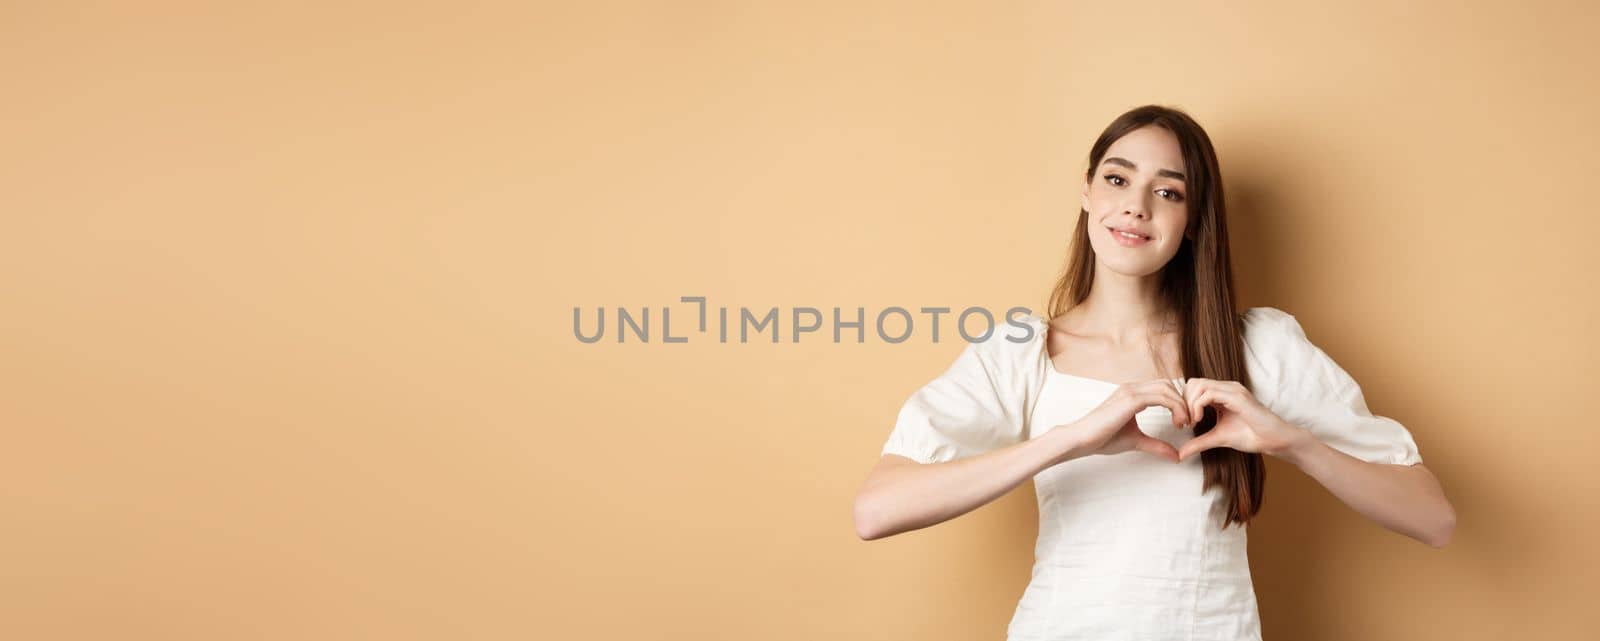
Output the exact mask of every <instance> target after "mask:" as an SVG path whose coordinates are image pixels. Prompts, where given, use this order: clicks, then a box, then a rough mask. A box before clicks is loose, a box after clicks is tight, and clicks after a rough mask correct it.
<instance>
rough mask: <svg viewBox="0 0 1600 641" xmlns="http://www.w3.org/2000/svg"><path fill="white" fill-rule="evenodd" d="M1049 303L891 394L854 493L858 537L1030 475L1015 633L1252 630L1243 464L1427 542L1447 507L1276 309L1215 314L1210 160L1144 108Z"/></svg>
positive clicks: (1200, 144) (1100, 155) (1216, 188)
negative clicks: (1313, 485)
mask: <svg viewBox="0 0 1600 641" xmlns="http://www.w3.org/2000/svg"><path fill="white" fill-rule="evenodd" d="M1070 252H1071V253H1070V256H1069V258H1068V263H1067V267H1066V270H1065V273H1064V275H1063V276H1062V278H1061V280H1060V282H1059V283H1057V285H1056V287H1055V289H1054V291H1053V292H1052V293H1051V296H1050V301H1049V304H1048V312H1049V317H1048V319H1046V318H1041V317H1039V316H1037V315H1027V316H1024V317H1022V318H1020V319H1018V318H1014V317H1008V320H1009V323H1010V324H1011V325H1012V326H1013V327H1015V328H1017V329H1020V330H1023V331H1020V332H1018V331H1002V330H1000V329H996V331H995V332H993V333H992V334H991V336H990V337H989V338H988V339H987V340H984V341H981V342H975V343H969V344H968V345H967V346H966V347H965V348H964V350H963V351H962V352H961V354H960V356H959V357H958V358H957V359H956V361H955V363H954V364H953V365H952V366H951V367H950V368H949V369H948V370H947V371H946V372H944V373H943V374H942V375H940V376H939V377H938V378H936V379H935V380H933V381H932V382H930V383H928V384H927V385H925V386H923V387H922V388H921V389H919V390H917V391H916V392H915V393H914V394H912V396H911V397H910V398H909V399H908V400H907V401H906V403H905V405H904V406H902V408H901V410H900V413H899V416H898V418H897V419H896V423H895V426H894V429H893V431H892V432H891V433H890V435H889V437H888V440H887V442H886V443H885V444H884V446H883V451H882V457H881V458H880V461H879V462H878V464H877V466H876V467H874V468H873V470H872V472H871V474H870V475H869V477H868V478H867V480H866V482H865V483H864V484H863V487H862V489H861V491H860V493H859V495H858V496H857V498H856V501H855V520H856V528H857V533H858V534H859V535H860V536H861V537H862V538H863V539H877V538H882V537H886V536H892V535H894V534H898V533H901V532H906V531H909V530H915V529H919V528H923V527H927V526H930V525H933V524H936V523H940V522H943V521H946V520H949V519H951V518H954V517H957V516H960V515H962V514H965V513H967V512H969V511H971V510H973V509H975V508H977V507H979V506H981V505H984V504H986V503H988V502H990V501H992V500H994V499H996V498H998V497H1000V496H1002V495H1004V494H1005V493H1007V492H1009V491H1010V490H1011V489H1013V488H1015V487H1016V486H1017V485H1018V484H1020V483H1022V482H1023V481H1026V480H1028V479H1033V482H1034V486H1035V491H1036V494H1037V496H1038V503H1039V539H1038V543H1037V545H1036V547H1035V550H1034V555H1035V564H1034V568H1033V578H1032V580H1031V581H1030V582H1029V584H1028V587H1027V589H1026V590H1025V591H1024V593H1023V595H1022V599H1021V601H1020V602H1019V603H1018V604H1017V608H1016V611H1015V613H1014V615H1013V617H1012V620H1011V624H1010V626H1009V628H1008V631H1007V633H1008V634H1007V638H1008V639H1009V640H1010V641H1023V640H1030V639H1040V640H1043V639H1050V640H1058V639H1096V640H1101V641H1104V640H1108V639H1140V640H1144V641H1148V640H1152V639H1186V640H1199V639H1228V640H1230V641H1235V640H1239V639H1259V638H1260V635H1261V632H1260V623H1259V619H1258V615H1257V610H1256V599H1255V591H1254V589H1253V587H1252V584H1251V580H1250V567H1249V564H1248V561H1247V559H1246V556H1245V550H1246V546H1245V528H1244V526H1245V525H1246V523H1248V522H1249V520H1250V518H1251V517H1253V516H1254V515H1255V514H1256V512H1257V510H1258V509H1259V508H1260V506H1261V500H1262V491H1263V480H1264V465H1263V460H1262V456H1263V455H1267V456H1275V457H1278V458H1279V459H1282V460H1284V461H1286V462H1288V463H1290V464H1292V465H1294V466H1295V467H1297V468H1298V469H1300V470H1301V471H1303V472H1304V473H1306V474H1308V475H1310V476H1311V477H1312V478H1314V479H1316V480H1317V481H1318V482H1319V483H1321V484H1322V485H1323V486H1324V487H1326V488H1328V490H1329V491H1330V492H1332V493H1333V494H1334V495H1335V496H1337V497H1338V498H1339V499H1340V500H1341V501H1343V502H1344V503H1345V504H1347V505H1349V506H1350V507H1351V508H1353V509H1355V510H1356V511H1357V512H1359V513H1361V514H1362V515H1363V516H1366V517H1367V518H1369V519H1371V520H1373V521H1375V522H1376V523H1378V524H1380V525H1382V526H1383V527H1385V528H1388V529H1390V530H1393V531H1395V532H1398V533H1401V534H1404V535H1406V536H1409V537H1412V538H1414V539H1417V540H1419V541H1422V542H1424V543H1427V544H1428V545H1431V546H1434V547H1441V546H1443V545H1444V544H1445V543H1446V542H1447V541H1448V540H1449V539H1450V535H1451V532H1452V530H1453V529H1454V524H1455V511H1454V509H1453V508H1452V507H1451V505H1450V502H1449V501H1448V500H1447V499H1446V498H1445V496H1444V492H1443V490H1442V489H1441V488H1440V486H1439V483H1438V481H1437V480H1436V479H1435V478H1434V476H1433V474H1432V473H1431V472H1429V471H1428V469H1427V468H1426V467H1424V466H1423V465H1422V463H1421V461H1422V456H1421V454H1420V452H1419V451H1418V449H1417V446H1416V443H1415V441H1414V440H1413V439H1412V437H1411V434H1410V433H1409V432H1408V431H1407V429H1406V428H1405V427H1404V426H1402V425H1401V424H1399V423H1398V422H1396V421H1394V420H1392V419H1389V418H1386V417H1382V416H1375V415H1373V414H1372V413H1371V412H1369V411H1368V409H1367V406H1366V402H1365V400H1364V398H1363V396H1362V392H1361V388H1360V386H1358V385H1357V384H1356V382H1355V381H1354V380H1353V379H1351V377H1350V376H1349V375H1348V374H1347V373H1346V372H1345V371H1344V370H1343V369H1341V368H1340V367H1339V366H1338V364H1336V363H1335V362H1334V361H1333V359H1332V358H1330V357H1329V356H1328V355H1327V354H1326V353H1324V352H1323V351H1322V350H1321V349H1319V348H1318V347H1317V346H1315V345H1314V344H1312V343H1311V342H1310V341H1309V340H1308V339H1307V337H1306V335H1305V332H1304V330H1303V329H1302V328H1301V326H1300V324H1299V322H1298V321H1297V320H1296V319H1295V317H1294V316H1293V315H1290V314H1288V313H1286V312H1284V311H1282V310H1279V309H1276V308H1273V307H1254V308H1250V309H1248V310H1246V311H1244V312H1243V313H1238V312H1236V311H1235V308H1234V300H1235V297H1234V289H1233V274H1232V271H1231V267H1230V259H1229V254H1228V228H1227V216H1226V215H1225V212H1224V208H1223V198H1222V176H1221V173H1220V171H1219V169H1218V165H1217V159H1216V154H1215V151H1214V150H1213V149H1212V146H1211V140H1210V138H1209V137H1208V136H1207V135H1206V133H1205V131H1204V130H1202V129H1201V128H1200V126H1199V125H1198V124H1196V123H1195V122H1194V120H1192V119H1191V118H1189V116H1187V115H1186V114H1184V113H1182V112H1180V111H1177V110H1174V109H1170V108H1164V107H1158V106H1144V107H1139V108H1136V109H1133V110H1131V111H1129V112H1127V113H1124V114H1122V115H1121V116H1119V117H1118V118H1117V119H1116V120H1115V121H1113V122H1112V123H1111V125H1110V126H1108V127H1107V128H1106V130H1105V131H1104V132H1103V133H1101V135H1100V137H1099V139H1098V140H1096V141H1095V143H1094V146H1093V148H1091V149H1090V151H1089V168H1088V172H1087V174H1086V176H1085V182H1084V186H1083V194H1082V211H1080V212H1079V217H1078V224H1077V230H1076V231H1075V232H1074V238H1073V242H1072V244H1071V249H1070Z"/></svg>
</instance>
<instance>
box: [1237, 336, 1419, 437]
mask: <svg viewBox="0 0 1600 641" xmlns="http://www.w3.org/2000/svg"><path fill="white" fill-rule="evenodd" d="M1244 334H1245V351H1246V359H1245V360H1246V362H1247V364H1248V366H1249V368H1250V378H1251V383H1252V385H1253V386H1254V387H1256V398H1257V399H1258V400H1260V401H1261V402H1262V404H1263V405H1265V406H1266V407H1267V409H1269V410H1271V411H1272V412H1273V413H1274V414H1277V415H1278V416H1279V417H1281V418H1283V419H1284V420H1285V421H1288V422H1289V423H1291V424H1294V425H1298V426H1300V427H1304V428H1306V429H1308V430H1310V431H1311V433H1312V434H1313V435H1314V436H1316V437H1317V440H1320V441H1322V442H1323V443H1326V444H1328V446H1330V447H1332V448H1334V449H1336V450H1339V451H1340V452H1344V453H1345V454H1349V455H1350V456H1353V457H1356V458H1358V459H1361V460H1363V461H1369V462H1373V463H1392V464H1396V465H1414V464H1416V463H1421V462H1422V454H1421V452H1419V451H1418V449H1417V443H1416V441H1415V440H1414V439H1413V438H1412V436H1411V432H1410V431H1409V430H1407V429H1406V428H1405V426H1404V425H1401V424H1400V423H1399V422H1398V421H1395V420H1394V419H1392V418H1388V417H1385V416H1376V415H1374V414H1372V412H1370V411H1369V410H1368V409H1367V402H1366V399H1365V398H1364V397H1363V395H1362V393H1361V386H1360V385H1358V384H1357V383H1356V381H1355V379H1353V378H1351V377H1350V374H1349V373H1347V372H1345V371H1344V369H1343V368H1341V367H1339V364H1338V363H1336V362H1334V360H1333V358H1332V357H1330V356H1328V354H1327V353H1326V352H1324V351H1322V349H1321V348H1319V347H1317V346H1316V345H1315V344H1313V343H1312V342H1311V341H1310V340H1309V339H1308V338H1306V333H1305V330H1304V329H1303V328H1302V327H1301V326H1300V322H1299V321H1298V320H1296V319H1295V317H1294V316H1293V315H1292V314H1289V313H1288V312H1285V311H1283V310H1280V309H1277V308H1273V307H1253V308H1251V309H1249V310H1248V311H1246V312H1245V314H1244Z"/></svg>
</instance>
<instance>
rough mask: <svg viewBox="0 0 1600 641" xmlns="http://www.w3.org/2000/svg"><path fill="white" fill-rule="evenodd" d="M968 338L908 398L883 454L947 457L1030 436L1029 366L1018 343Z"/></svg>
mask: <svg viewBox="0 0 1600 641" xmlns="http://www.w3.org/2000/svg"><path fill="white" fill-rule="evenodd" d="M999 335H1000V332H998V331H997V332H995V335H994V336H993V337H991V338H989V339H988V340H984V341H978V342H971V343H967V344H966V347H964V348H963V349H962V350H961V353H960V355H959V356H957V357H956V360H955V363H953V364H951V365H950V367H949V368H948V369H946V370H945V372H944V373H943V374H940V375H939V377H938V378H935V379H934V380H933V381H931V382H929V383H927V384H925V385H923V386H922V387H921V388H920V389H918V390H916V391H915V392H913V393H912V394H911V397H910V398H908V399H906V401H905V404H904V405H902V406H901V407H900V413H899V415H898V416H897V417H896V419H895V425H894V429H893V431H891V432H890V433H889V438H888V440H887V441H886V442H885V443H884V445H883V450H882V453H883V454H898V455H900V456H904V457H906V458H910V459H912V460H915V461H917V462H919V463H943V462H946V461H953V460H956V459H959V458H965V457H968V456H973V455H975V454H982V453H984V452H988V451H991V450H994V449H997V448H1000V447H1004V446H1006V445H1010V444H1012V443H1020V442H1022V441H1024V440H1026V438H1027V424H1026V415H1027V408H1028V405H1029V401H1028V399H1027V393H1026V392H1027V390H1026V385H1027V384H1028V382H1027V380H1028V378H1027V372H1024V371H1019V370H1021V369H1023V368H1022V367H1021V366H1019V363H1021V361H1019V360H1018V359H1017V358H1016V353H1017V350H1025V349H1027V347H1026V346H1017V345H1015V344H1013V343H1010V342H1009V341H1008V340H1007V339H1005V338H1001V337H1000V336H999Z"/></svg>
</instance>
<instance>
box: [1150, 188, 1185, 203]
mask: <svg viewBox="0 0 1600 641" xmlns="http://www.w3.org/2000/svg"><path fill="white" fill-rule="evenodd" d="M1156 193H1157V194H1160V195H1161V197H1162V198H1165V199H1167V200H1170V201H1172V202H1175V203H1176V202H1183V194H1180V193H1178V192H1177V191H1176V190H1173V189H1157V190H1156Z"/></svg>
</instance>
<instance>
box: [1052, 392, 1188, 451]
mask: <svg viewBox="0 0 1600 641" xmlns="http://www.w3.org/2000/svg"><path fill="white" fill-rule="evenodd" d="M1154 406H1162V407H1166V408H1167V409H1169V410H1172V424H1173V425H1176V426H1178V427H1187V426H1189V425H1191V423H1192V422H1191V421H1190V420H1189V416H1190V414H1189V405H1188V404H1187V403H1186V402H1185V400H1184V398H1183V396H1182V395H1180V394H1179V393H1178V390H1177V388H1176V387H1174V386H1173V385H1172V382H1171V381H1164V380H1154V381H1141V382H1137V383H1125V384H1123V385H1119V386H1117V389H1116V391H1114V392H1112V393H1111V396H1110V397H1109V398H1107V399H1106V400H1105V401H1104V402H1102V403H1100V406H1099V407H1096V408H1094V409H1093V410H1090V411H1089V413H1088V414H1085V415H1084V416H1083V418H1080V419H1078V420H1076V421H1073V422H1071V423H1069V424H1067V425H1064V426H1061V427H1062V428H1063V429H1068V430H1071V432H1072V434H1073V435H1075V436H1077V437H1078V445H1079V448H1080V449H1079V450H1078V451H1079V452H1081V453H1083V454H1121V453H1123V452H1127V451H1130V450H1139V451H1142V452H1148V453H1150V454H1154V455H1156V456H1159V457H1161V458H1164V459H1166V460H1168V461H1172V462H1174V463H1176V462H1178V461H1179V460H1180V459H1179V456H1178V450H1176V449H1174V448H1173V447H1172V445H1171V444H1169V443H1167V442H1166V441H1163V440H1161V439H1158V438H1154V437H1151V436H1150V435H1148V434H1145V433H1144V432H1142V431H1140V430H1139V425H1138V422H1137V421H1136V420H1135V415H1136V414H1138V413H1139V412H1141V411H1143V410H1144V408H1146V407H1154Z"/></svg>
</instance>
